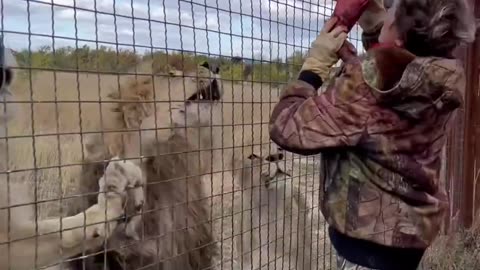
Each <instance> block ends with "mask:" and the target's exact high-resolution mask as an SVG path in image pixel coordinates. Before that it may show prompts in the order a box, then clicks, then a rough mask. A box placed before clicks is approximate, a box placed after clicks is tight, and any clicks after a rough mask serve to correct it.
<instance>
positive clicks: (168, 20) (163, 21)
mask: <svg viewBox="0 0 480 270" xmlns="http://www.w3.org/2000/svg"><path fill="white" fill-rule="evenodd" d="M132 2H133V4H132ZM0 3H1V6H0V10H3V14H2V27H3V29H4V31H5V41H6V43H7V46H9V47H12V48H13V49H15V50H19V49H25V48H29V46H31V48H32V49H36V48H38V47H40V46H44V45H50V46H52V45H53V42H55V47H56V48H59V47H63V46H72V47H76V46H79V47H81V46H83V45H88V46H90V47H92V48H95V47H96V46H97V45H96V44H97V43H96V40H98V45H99V46H101V45H104V46H111V47H113V48H116V45H115V44H120V45H119V48H121V49H130V50H133V49H134V48H135V50H136V51H137V52H139V53H144V52H150V51H151V50H152V49H153V51H156V50H164V49H165V48H169V49H183V50H188V51H196V52H199V53H211V54H214V55H218V54H220V55H224V56H242V57H245V58H256V59H259V58H260V57H262V58H263V59H267V60H268V59H273V58H285V56H287V55H289V54H291V53H292V52H293V51H294V50H303V51H305V50H306V49H307V48H308V46H309V44H310V43H311V42H312V41H313V40H314V38H315V37H316V35H317V33H318V32H319V30H320V29H321V27H322V26H323V23H324V20H325V18H326V17H327V18H328V17H329V16H330V15H331V13H332V9H333V6H332V3H331V0H309V1H300V0H180V1H179V0H31V1H25V0H0ZM75 6H76V7H77V9H76V11H75V9H74V7H75ZM95 11H96V12H95ZM28 14H30V16H29V15H28ZM114 14H116V16H114ZM28 33H31V34H32V35H30V36H29V35H28ZM52 36H55V37H56V38H55V39H53V38H52ZM350 37H351V38H352V41H353V43H354V44H355V45H356V46H360V44H359V43H358V42H356V39H358V31H357V30H356V29H355V30H354V31H352V33H351V34H350ZM29 38H30V42H29ZM133 45H135V46H133ZM357 48H358V49H359V50H361V49H362V48H359V47H357Z"/></svg>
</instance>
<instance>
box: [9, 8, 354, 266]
mask: <svg viewBox="0 0 480 270" xmlns="http://www.w3.org/2000/svg"><path fill="white" fill-rule="evenodd" d="M333 7H334V3H332V1H330V0H328V1H327V0H322V1H318V0H316V1H315V0H312V1H293V0H262V1H260V0H247V1H233V0H229V1H223V0H192V1H186V0H179V1H174V0H135V1H134V0H28V1H25V0H0V12H1V19H0V20H1V22H0V23H1V28H0V29H1V35H2V41H3V44H5V46H6V47H8V48H11V49H12V54H13V55H14V58H15V59H16V63H13V62H12V63H11V67H12V70H14V73H15V75H16V80H14V81H13V82H12V84H11V85H10V88H9V90H10V92H11V93H12V95H5V96H4V102H3V103H2V112H1V113H0V119H1V120H2V125H1V127H2V132H3V133H2V134H0V135H1V137H0V140H1V147H2V153H1V155H2V157H1V158H2V159H1V162H2V164H1V167H0V175H1V176H0V179H1V181H2V183H1V186H3V189H5V190H4V191H2V192H3V193H2V194H1V195H0V196H2V198H1V203H2V205H0V207H1V208H0V215H1V218H2V220H1V225H0V229H1V230H2V231H1V239H0V253H1V254H0V259H1V260H2V263H3V262H5V264H2V265H1V266H0V269H129V270H130V269H131V270H134V269H303V270H307V269H334V268H335V267H334V264H335V263H334V262H335V255H334V253H333V250H332V248H331V247H330V244H329V242H328V236H327V228H326V226H325V221H324V220H323V218H322V215H321V213H320V209H319V205H318V193H319V188H320V187H319V183H318V181H315V179H317V178H318V177H319V170H320V163H319V157H318V156H316V157H308V158H307V157H300V156H296V155H291V154H289V153H285V152H284V151H283V150H282V149H279V148H278V147H277V146H275V145H274V144H273V143H271V142H270V140H269V136H268V120H269V115H270V112H271V110H272V108H273V106H274V105H275V103H276V101H277V100H278V96H279V94H280V91H281V89H282V87H284V86H285V84H286V83H287V82H288V81H289V80H291V79H292V78H294V77H295V76H296V75H297V74H298V72H299V70H300V67H301V65H302V59H303V57H304V55H305V53H306V52H307V50H308V48H309V45H310V44H311V42H312V41H313V40H314V39H315V37H316V36H317V34H318V33H319V32H320V29H321V28H322V26H323V24H324V22H325V21H326V19H328V18H329V16H330V15H331V13H332V12H333ZM349 39H350V41H351V42H352V43H353V44H354V45H355V46H356V47H357V50H358V51H359V52H361V51H363V48H362V47H361V42H360V40H359V39H360V29H359V28H358V27H355V28H354V29H353V30H352V32H351V33H350V36H349ZM9 64H10V63H9ZM7 96H8V100H7ZM199 98H203V99H213V101H204V102H201V105H198V103H196V102H187V103H185V101H186V100H188V99H190V100H195V99H199ZM185 104H187V105H185ZM7 116H8V117H7ZM116 157H119V158H120V159H121V160H124V161H125V162H124V161H118V160H116V159H115V158H116ZM135 168H137V169H138V168H142V171H141V172H142V173H141V177H139V175H138V171H136V169H135ZM136 173H137V174H136ZM17 189H18V191H17ZM107 220H108V222H106V221H107ZM87 225H88V226H87ZM60 232H61V233H60Z"/></svg>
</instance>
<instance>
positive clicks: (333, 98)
mask: <svg viewBox="0 0 480 270" xmlns="http://www.w3.org/2000/svg"><path fill="white" fill-rule="evenodd" d="M346 76H347V77H345V75H341V76H340V78H336V81H335V82H334V86H333V85H332V87H329V89H327V91H325V92H324V93H322V94H320V95H317V90H316V88H315V87H313V86H312V85H311V84H309V83H307V82H305V81H304V80H300V79H299V80H296V81H294V82H292V83H290V84H289V85H288V86H287V87H286V88H285V90H284V92H283V93H282V95H281V96H280V101H279V102H278V104H277V105H276V106H275V108H274V109H273V112H272V115H271V118H270V138H271V139H272V141H274V142H275V143H276V144H278V145H279V146H280V147H282V148H283V149H285V150H287V151H290V152H293V153H297V154H301V155H313V154H318V153H320V152H322V150H324V149H326V148H331V147H348V146H354V145H356V144H357V143H358V142H359V140H360V138H361V137H362V135H363V134H364V132H366V122H367V120H368V118H369V115H370V109H369V106H368V100H367V98H366V97H365V94H362V91H357V90H359V89H354V88H352V87H350V86H351V85H352V81H351V79H349V78H348V77H349V76H350V75H348V74H347V75H346ZM350 88H351V89H350Z"/></svg>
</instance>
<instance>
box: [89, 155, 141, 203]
mask: <svg viewBox="0 0 480 270" xmlns="http://www.w3.org/2000/svg"><path fill="white" fill-rule="evenodd" d="M99 186H100V194H99V197H98V203H99V204H101V205H105V203H106V202H107V201H109V202H110V201H113V202H114V201H116V200H118V199H120V200H121V201H124V199H125V198H126V197H127V192H128V194H130V195H131V196H132V197H133V198H132V199H133V201H134V202H135V208H138V209H140V208H142V207H143V204H144V193H143V174H142V169H141V168H140V167H139V166H137V165H136V164H135V163H133V162H131V161H128V160H120V159H119V158H118V157H114V158H112V159H111V160H110V163H109V164H108V166H107V168H106V170H105V174H104V175H103V176H102V178H100V180H99Z"/></svg>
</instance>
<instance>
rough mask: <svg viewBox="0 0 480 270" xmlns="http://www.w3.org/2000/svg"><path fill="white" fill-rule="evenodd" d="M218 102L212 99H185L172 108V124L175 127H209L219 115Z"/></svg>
mask: <svg viewBox="0 0 480 270" xmlns="http://www.w3.org/2000/svg"><path fill="white" fill-rule="evenodd" d="M217 104H218V103H216V102H212V101H200V100H197V101H186V102H185V103H184V104H182V105H181V106H178V107H176V108H172V110H171V112H172V114H171V115H172V121H173V126H174V127H177V128H201V127H209V126H211V125H213V124H214V123H216V122H217V121H216V120H217V118H218V117H221V115H220V112H219V111H218V109H219V107H218V106H217Z"/></svg>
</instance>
